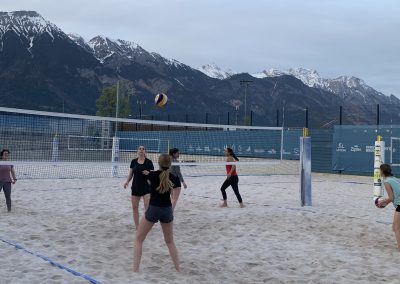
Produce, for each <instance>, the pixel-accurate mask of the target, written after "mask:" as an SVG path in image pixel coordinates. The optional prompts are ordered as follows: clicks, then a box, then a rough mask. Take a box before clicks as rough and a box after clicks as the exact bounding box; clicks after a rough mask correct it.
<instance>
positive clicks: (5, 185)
mask: <svg viewBox="0 0 400 284" xmlns="http://www.w3.org/2000/svg"><path fill="white" fill-rule="evenodd" d="M9 155H10V151H9V150H7V149H3V150H2V151H1V152H0V161H2V162H4V161H7V160H8V157H9ZM16 181H17V178H16V177H15V169H14V166H13V165H11V164H10V165H6V164H0V191H1V190H2V189H3V192H4V196H5V197H6V204H7V211H8V212H11V184H15V182H16Z"/></svg>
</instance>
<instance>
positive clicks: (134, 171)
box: [124, 145, 154, 230]
mask: <svg viewBox="0 0 400 284" xmlns="http://www.w3.org/2000/svg"><path fill="white" fill-rule="evenodd" d="M137 156H138V157H137V158H136V159H133V160H132V161H131V166H130V169H129V174H128V178H127V179H126V182H125V183H124V188H127V187H128V184H129V182H130V181H131V179H132V196H131V203H132V210H133V221H134V222H135V228H136V230H137V229H138V226H139V202H140V199H141V198H142V197H143V203H144V210H147V208H148V207H149V200H150V188H149V185H148V183H147V180H146V177H145V176H144V175H143V174H142V172H143V171H145V170H146V171H151V170H154V166H153V162H152V161H151V160H149V159H147V158H146V148H145V147H144V146H142V145H141V146H139V148H138V149H137Z"/></svg>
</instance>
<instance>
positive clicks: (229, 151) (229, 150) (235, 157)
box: [226, 148, 239, 161]
mask: <svg viewBox="0 0 400 284" xmlns="http://www.w3.org/2000/svg"><path fill="white" fill-rule="evenodd" d="M226 150H227V151H228V153H229V155H231V156H232V157H233V158H234V159H235V161H239V158H238V157H237V156H236V155H235V153H234V152H233V150H232V148H226Z"/></svg>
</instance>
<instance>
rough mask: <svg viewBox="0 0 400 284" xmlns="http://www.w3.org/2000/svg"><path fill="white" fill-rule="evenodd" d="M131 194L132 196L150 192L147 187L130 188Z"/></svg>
mask: <svg viewBox="0 0 400 284" xmlns="http://www.w3.org/2000/svg"><path fill="white" fill-rule="evenodd" d="M131 194H132V195H133V196H144V195H146V194H150V189H149V188H147V187H146V188H131Z"/></svg>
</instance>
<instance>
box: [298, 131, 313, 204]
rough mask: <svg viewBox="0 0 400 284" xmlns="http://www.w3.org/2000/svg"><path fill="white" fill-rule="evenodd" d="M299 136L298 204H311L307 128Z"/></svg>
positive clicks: (309, 154) (309, 148) (309, 145)
mask: <svg viewBox="0 0 400 284" xmlns="http://www.w3.org/2000/svg"><path fill="white" fill-rule="evenodd" d="M303 135H304V136H303V137H300V205H301V206H312V198H311V137H308V129H307V128H304V129H303Z"/></svg>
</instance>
